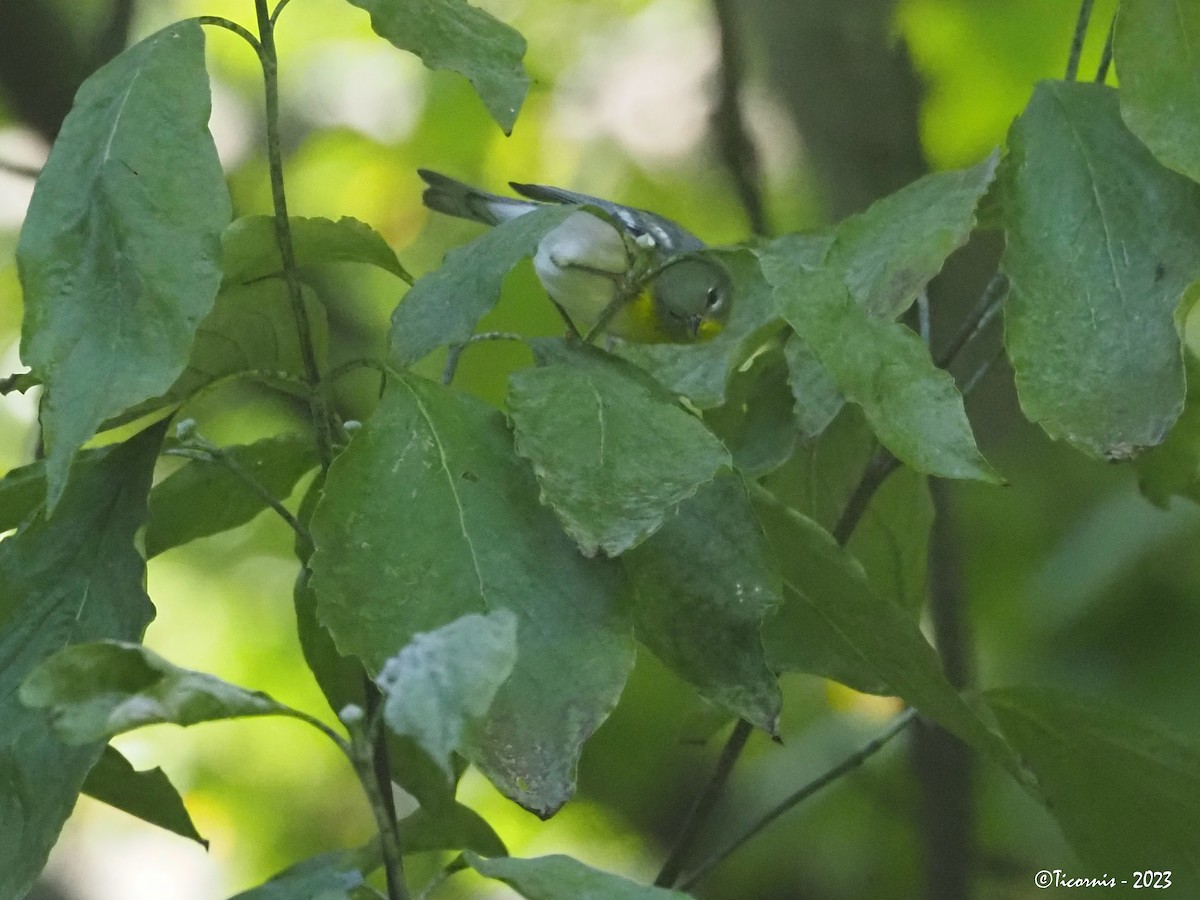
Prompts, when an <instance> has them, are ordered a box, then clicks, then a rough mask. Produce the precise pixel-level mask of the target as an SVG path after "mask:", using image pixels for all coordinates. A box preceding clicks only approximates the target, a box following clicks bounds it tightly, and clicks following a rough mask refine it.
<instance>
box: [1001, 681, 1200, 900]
mask: <svg viewBox="0 0 1200 900" xmlns="http://www.w3.org/2000/svg"><path fill="white" fill-rule="evenodd" d="M985 696H986V698H987V702H988V705H989V706H990V707H991V708H992V710H993V712H994V713H995V714H996V718H997V719H998V720H999V722H1000V726H1001V727H1002V728H1003V729H1004V733H1005V735H1006V736H1007V737H1008V739H1009V740H1010V741H1011V742H1012V744H1013V745H1014V746H1015V747H1016V749H1017V751H1018V752H1019V753H1020V754H1021V756H1022V758H1023V759H1024V760H1025V761H1026V762H1027V763H1028V765H1029V766H1030V768H1032V769H1033V771H1034V773H1035V774H1036V775H1037V779H1038V784H1039V785H1040V787H1041V790H1042V792H1043V793H1044V794H1045V797H1046V802H1047V805H1048V806H1049V807H1050V810H1051V812H1053V814H1054V816H1055V818H1057V819H1058V823H1059V825H1060V826H1062V830H1063V833H1064V834H1065V835H1066V837H1067V839H1068V840H1069V841H1070V842H1071V845H1072V847H1074V849H1075V851H1076V852H1077V853H1078V854H1079V856H1080V858H1081V859H1082V860H1083V861H1084V862H1085V863H1088V864H1090V865H1093V866H1096V867H1097V868H1098V869H1103V871H1105V872H1108V873H1110V874H1112V875H1114V876H1115V877H1117V878H1118V879H1120V878H1122V877H1125V878H1132V875H1131V873H1133V872H1139V871H1142V870H1144V869H1170V870H1171V880H1172V881H1173V882H1175V883H1176V884H1177V885H1178V886H1179V888H1181V889H1182V890H1184V891H1186V892H1191V890H1192V888H1194V887H1196V886H1197V885H1200V839H1198V838H1200V749H1197V748H1198V746H1200V745H1198V744H1197V740H1196V737H1195V736H1191V737H1188V736H1184V735H1181V734H1176V733H1173V732H1172V731H1171V730H1170V729H1168V728H1166V727H1165V726H1164V725H1163V724H1162V723H1160V722H1158V721H1155V720H1154V719H1152V718H1150V717H1149V716H1147V715H1145V714H1144V713H1143V712H1141V711H1139V710H1137V709H1131V708H1125V707H1120V706H1116V705H1113V704H1111V703H1107V702H1104V701H1102V700H1098V699H1096V698H1093V697H1079V696H1073V695H1071V694H1067V693H1064V692H1061V691H1053V690H1046V689H1016V688H1011V689H1005V690H993V691H988V692H987V694H986V695H985Z"/></svg>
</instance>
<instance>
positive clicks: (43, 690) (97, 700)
mask: <svg viewBox="0 0 1200 900" xmlns="http://www.w3.org/2000/svg"><path fill="white" fill-rule="evenodd" d="M21 702H22V703H24V704H25V705H26V706H30V707H33V708H34V709H45V710H48V711H49V715H50V720H51V723H52V725H53V727H54V731H55V733H56V734H57V735H58V736H59V737H60V738H62V740H64V741H65V742H66V743H68V744H72V745H76V746H78V745H80V744H87V743H89V742H91V741H98V740H107V739H109V738H111V737H114V736H116V735H118V734H123V733H124V732H126V731H132V730H133V729H135V728H140V727H142V726H143V725H153V724H156V723H159V722H170V723H172V724H175V725H195V724H197V723H199V722H212V721H215V720H218V719H233V718H238V717H240V716H267V715H289V714H291V713H292V712H293V711H292V710H290V709H289V708H288V707H286V706H284V705H283V704H281V703H277V702H276V701H274V700H272V699H271V698H270V697H268V696H267V695H266V694H262V693H259V692H257V691H248V690H246V689H245V688H242V687H238V686H237V685H235V684H230V683H229V682H227V681H222V680H221V679H220V678H217V677H216V676H215V675H209V674H208V673H207V672H195V671H192V670H191V669H181V668H179V667H178V666H175V665H172V664H171V663H169V662H167V661H166V660H165V659H163V658H162V657H161V656H159V655H158V654H157V653H154V652H153V651H152V650H148V649H146V648H145V647H143V646H142V645H141V644H131V643H129V642H127V641H113V640H109V641H96V642H93V643H89V644H75V645H72V646H70V647H64V648H63V649H62V650H59V651H58V652H57V653H55V654H54V655H53V656H51V657H50V658H49V659H46V660H44V661H43V662H42V663H41V664H40V665H39V666H38V667H37V668H36V669H34V670H33V672H32V673H30V675H29V676H28V677H27V678H26V679H25V680H24V682H23V683H22V685H21Z"/></svg>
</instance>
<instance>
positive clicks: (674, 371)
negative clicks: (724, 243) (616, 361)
mask: <svg viewBox="0 0 1200 900" xmlns="http://www.w3.org/2000/svg"><path fill="white" fill-rule="evenodd" d="M804 241H805V243H806V245H807V246H808V248H809V252H810V254H811V256H812V258H813V259H817V260H819V259H820V257H821V256H823V255H824V253H825V249H826V248H827V247H828V246H829V241H830V237H829V236H828V235H809V236H806V237H805V238H804ZM712 255H713V257H714V258H715V259H716V260H717V261H718V262H720V263H721V264H722V265H724V266H725V268H726V269H727V270H728V271H729V275H730V277H731V278H732V280H733V308H732V311H731V312H730V316H729V324H728V325H726V326H725V328H724V329H723V330H722V331H721V333H720V334H718V335H717V336H716V337H714V338H712V339H711V340H707V341H704V342H702V343H699V344H634V343H629V342H623V343H621V344H620V345H619V346H618V347H617V350H616V352H617V353H618V354H620V355H621V356H623V357H625V358H626V359H628V360H630V361H631V362H635V363H637V364H638V365H639V366H641V367H642V368H643V369H645V370H646V371H647V372H649V373H650V374H651V375H653V376H654V377H655V379H656V380H658V381H660V382H661V383H662V384H663V385H665V386H666V387H667V388H669V389H670V390H672V391H674V392H675V393H677V394H682V395H683V396H684V397H687V398H688V400H689V401H691V403H692V405H694V406H696V407H698V408H699V409H711V408H713V407H715V406H720V405H721V404H722V403H724V402H725V382H726V381H727V380H728V378H729V375H730V371H731V370H732V369H735V368H737V367H738V366H740V365H741V364H742V362H743V361H744V360H745V359H746V357H748V356H749V355H750V354H751V353H753V352H754V351H755V350H756V349H757V348H758V347H759V346H760V345H761V344H762V343H763V342H764V341H765V340H767V339H769V333H770V332H773V331H777V330H778V329H779V328H780V327H781V326H780V324H779V313H778V311H777V310H776V309H775V303H774V300H773V299H772V297H771V286H770V285H769V284H767V283H766V281H764V280H763V277H762V272H761V270H760V269H759V266H758V260H757V259H756V258H755V256H754V254H753V253H751V252H750V251H748V250H734V251H729V250H714V251H712Z"/></svg>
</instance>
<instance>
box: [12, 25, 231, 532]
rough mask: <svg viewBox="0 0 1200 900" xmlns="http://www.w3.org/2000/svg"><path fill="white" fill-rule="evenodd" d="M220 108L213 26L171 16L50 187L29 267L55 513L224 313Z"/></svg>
mask: <svg viewBox="0 0 1200 900" xmlns="http://www.w3.org/2000/svg"><path fill="white" fill-rule="evenodd" d="M209 107H210V101H209V87H208V76H207V73H206V72H205V70H204V34H203V31H202V29H201V27H200V24H199V23H198V22H196V21H194V20H191V21H186V22H180V23H178V24H176V25H172V26H171V27H169V28H166V29H164V30H163V31H160V32H158V33H157V34H155V35H153V36H151V37H149V38H147V39H146V40H144V41H142V42H141V43H140V44H137V45H135V46H134V47H131V48H130V49H129V50H126V51H125V52H124V53H122V54H120V55H119V56H117V57H116V58H115V59H113V60H112V62H110V63H108V64H107V65H106V66H104V67H103V68H102V69H100V70H99V71H97V72H96V73H95V74H94V75H92V76H91V77H90V78H88V80H87V81H86V82H84V84H83V86H82V87H81V88H80V89H79V93H78V94H77V95H76V98H75V105H74V107H73V108H72V110H71V112H70V114H69V115H68V116H67V118H66V121H65V122H64V123H63V128H62V131H61V133H60V134H59V136H58V140H56V141H55V142H54V148H53V150H52V151H51V153H50V157H49V159H48V160H47V161H46V165H45V166H44V167H43V169H42V173H41V175H40V177H39V178H38V180H37V186H36V188H35V189H34V192H33V199H32V200H31V201H30V204H29V213H28V215H27V216H26V219H25V225H24V227H23V228H22V230H21V239H20V243H19V244H18V246H17V265H18V270H19V272H20V276H21V285H22V287H23V289H24V294H25V322H24V327H23V331H22V335H21V358H22V359H23V360H25V362H26V363H27V364H28V365H29V366H30V367H31V368H32V369H33V370H34V372H35V373H36V374H37V375H38V376H39V377H40V378H42V379H43V381H44V382H45V384H46V395H45V398H44V400H43V404H42V419H41V421H42V428H43V434H44V436H45V441H46V452H47V475H48V488H49V501H50V507H51V508H53V507H54V505H55V503H56V502H57V500H58V498H59V496H60V495H61V494H62V490H63V486H64V485H65V484H66V480H67V473H68V471H69V469H70V465H71V458H72V456H73V455H74V453H75V451H76V450H77V449H78V448H79V446H80V445H81V444H82V443H83V442H84V441H86V440H87V439H88V438H90V437H91V436H92V435H93V434H95V433H96V428H97V426H99V425H100V423H101V422H103V421H104V420H105V419H107V418H109V417H110V416H114V415H116V414H117V413H120V412H122V411H123V410H125V409H127V408H129V407H131V406H134V405H135V404H138V403H141V402H142V401H143V400H146V399H148V398H151V397H154V396H156V395H157V394H160V393H162V392H163V391H165V390H166V389H167V388H168V387H169V386H170V385H171V382H172V381H174V380H175V378H176V377H178V376H179V374H180V373H181V372H182V371H183V368H184V365H185V364H186V363H187V358H188V352H189V350H190V349H191V346H192V339H193V337H194V335H195V331H196V326H197V325H198V323H199V322H200V320H201V319H202V318H203V317H204V315H205V314H206V313H207V312H208V311H209V310H210V309H211V308H212V304H213V299H214V297H216V294H217V286H218V284H219V283H220V279H221V273H220V265H219V259H220V236H221V229H222V228H224V227H225V224H226V223H227V222H228V221H229V216H230V205H229V194H228V192H227V191H226V189H225V179H224V176H223V174H222V172H221V164H220V162H219V161H218V159H217V151H216V147H215V146H214V145H213V141H212V137H211V135H209V133H208V117H209V111H210V109H209Z"/></svg>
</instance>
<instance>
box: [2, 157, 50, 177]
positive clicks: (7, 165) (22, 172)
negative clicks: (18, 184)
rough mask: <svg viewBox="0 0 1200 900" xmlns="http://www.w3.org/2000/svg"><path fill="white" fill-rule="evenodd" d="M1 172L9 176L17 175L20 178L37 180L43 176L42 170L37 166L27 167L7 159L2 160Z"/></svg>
mask: <svg viewBox="0 0 1200 900" xmlns="http://www.w3.org/2000/svg"><path fill="white" fill-rule="evenodd" d="M0 172H7V173H8V174H9V175H16V176H17V177H18V178H32V179H36V178H37V177H38V176H39V175H41V174H42V170H41V169H40V168H38V167H37V166H26V165H22V164H21V163H15V162H12V161H10V160H7V159H0Z"/></svg>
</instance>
